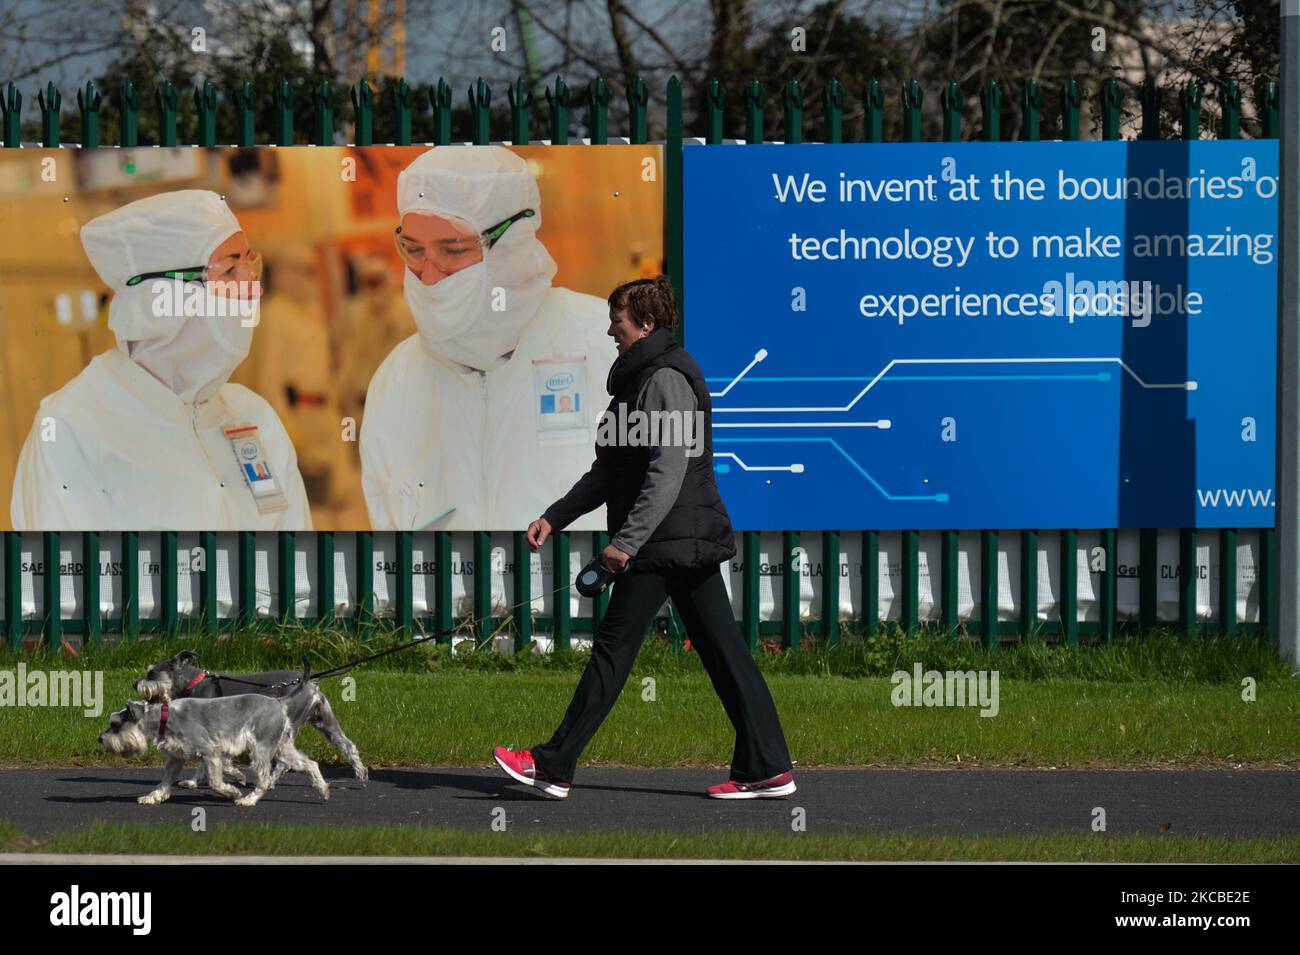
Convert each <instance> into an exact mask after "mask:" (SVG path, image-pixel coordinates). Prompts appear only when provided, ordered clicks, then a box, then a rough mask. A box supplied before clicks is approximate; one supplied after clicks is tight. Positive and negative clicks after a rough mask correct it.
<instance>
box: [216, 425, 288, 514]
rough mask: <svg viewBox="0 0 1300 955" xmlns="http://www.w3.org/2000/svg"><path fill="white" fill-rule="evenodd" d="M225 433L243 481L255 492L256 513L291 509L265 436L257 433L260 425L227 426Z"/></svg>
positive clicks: (270, 512) (251, 492)
mask: <svg viewBox="0 0 1300 955" xmlns="http://www.w3.org/2000/svg"><path fill="white" fill-rule="evenodd" d="M223 432H224V433H225V435H226V439H227V440H229V441H230V447H231V449H232V450H233V451H234V452H235V460H236V461H238V462H239V470H240V473H241V474H243V475H244V483H245V484H246V485H247V486H248V491H249V493H250V494H252V495H253V503H254V504H256V505H257V513H259V514H274V513H275V512H276V511H284V510H288V508H289V502H288V501H287V500H285V497H284V489H283V488H282V487H281V486H280V482H279V479H278V478H277V476H276V475H275V474H273V473H272V472H271V465H270V463H269V462H268V461H267V459H266V449H265V448H263V447H262V439H261V437H260V436H259V435H258V433H257V425H255V424H237V425H235V426H234V427H231V428H224V429H223Z"/></svg>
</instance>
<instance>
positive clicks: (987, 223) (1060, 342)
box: [685, 141, 1278, 530]
mask: <svg viewBox="0 0 1300 955" xmlns="http://www.w3.org/2000/svg"><path fill="white" fill-rule="evenodd" d="M1277 164H1278V160H1277V144H1276V142H1272V141H1259V142H1229V141H1225V142H1191V143H1185V142H1133V143H1122V142H1116V143H1007V144H997V143H988V144H985V143H927V144H890V145H875V144H872V145H867V144H853V145H847V144H846V145H812V144H808V145H796V146H792V145H768V146H760V145H744V146H718V147H714V146H710V147H708V148H687V150H686V154H685V216H686V233H685V249H686V254H685V300H686V303H687V306H688V312H687V323H686V335H687V338H686V344H687V347H688V348H689V349H690V351H691V353H692V354H693V355H694V356H695V358H696V359H697V360H698V361H699V363H700V365H701V367H702V368H703V369H704V371H705V374H706V375H707V376H708V379H709V382H710V386H711V387H710V390H711V392H712V394H713V445H714V459H715V468H716V470H717V472H718V483H719V486H720V488H721V489H722V494H723V498H724V499H725V500H726V502H727V507H728V509H729V511H730V513H731V516H732V518H733V521H734V523H735V525H736V527H737V529H748V530H775V529H781V528H801V529H843V528H854V527H859V528H879V529H916V528H954V529H966V528H971V529H974V528H1016V527H1022V528H1034V527H1191V526H1199V527H1270V526H1272V525H1273V507H1274V494H1275V490H1274V487H1273V484H1274V440H1275V435H1274V417H1275V414H1274V395H1275V338H1276V304H1277V265H1276V251H1277V250H1276V235H1277V214H1278V200H1277V173H1278V169H1277Z"/></svg>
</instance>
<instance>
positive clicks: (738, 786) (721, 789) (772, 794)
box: [709, 772, 795, 799]
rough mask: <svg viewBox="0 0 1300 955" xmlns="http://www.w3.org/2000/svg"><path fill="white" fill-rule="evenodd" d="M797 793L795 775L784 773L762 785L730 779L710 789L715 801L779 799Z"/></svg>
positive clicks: (710, 794)
mask: <svg viewBox="0 0 1300 955" xmlns="http://www.w3.org/2000/svg"><path fill="white" fill-rule="evenodd" d="M794 791H795V785H794V773H789V772H786V773H782V774H781V775H780V776H773V777H772V778H771V779H765V780H763V781H762V782H761V783H742V782H737V781H736V780H734V779H729V780H727V781H726V782H725V783H720V784H718V785H717V786H710V787H709V796H710V797H712V798H713V799H779V798H780V797H782V796H788V795H790V794H791V793H792V792H794Z"/></svg>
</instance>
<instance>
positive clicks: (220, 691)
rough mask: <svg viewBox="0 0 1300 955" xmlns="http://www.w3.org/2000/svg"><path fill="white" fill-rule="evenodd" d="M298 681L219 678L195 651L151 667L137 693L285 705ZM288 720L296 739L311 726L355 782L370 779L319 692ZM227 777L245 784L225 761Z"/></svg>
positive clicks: (289, 677)
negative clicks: (263, 699) (243, 697)
mask: <svg viewBox="0 0 1300 955" xmlns="http://www.w3.org/2000/svg"><path fill="white" fill-rule="evenodd" d="M297 678H298V673H297V672H296V671H293V670H273V671H270V672H267V673H240V674H237V675H235V676H233V677H230V676H226V677H223V676H218V675H216V674H210V673H208V672H207V671H206V670H203V669H200V668H199V666H198V654H197V653H195V652H194V651H193V650H182V651H181V652H180V653H178V654H176V655H175V656H174V657H170V658H168V659H166V660H161V661H159V662H158V663H155V664H154V665H153V666H151V667H150V668H149V671H148V672H147V673H146V674H145V675H144V676H143V677H142V678H141V679H139V680H136V681H135V691H136V692H137V693H139V694H140V696H141V697H143V698H144V699H145V700H158V701H170V700H181V699H191V698H193V699H213V698H218V697H225V696H236V695H238V694H246V693H251V694H257V695H261V696H271V697H280V698H283V699H286V700H287V699H288V698H290V697H292V696H293V693H294V690H295V688H296V687H297V683H298V681H297ZM243 681H247V682H243ZM289 718H290V719H291V720H292V721H293V731H294V733H295V734H297V732H298V730H300V729H301V728H302V726H303V724H304V723H310V724H311V725H312V726H314V727H316V729H318V730H320V732H321V733H322V734H324V736H325V738H326V739H328V740H329V741H330V744H331V745H332V746H333V747H334V748H335V749H337V750H338V751H339V752H340V753H342V754H343V756H344V758H345V759H346V760H347V761H348V764H349V765H350V766H351V767H352V772H353V773H354V774H356V777H357V779H359V780H360V781H361V782H362V783H365V782H366V781H367V780H368V779H369V776H370V774H369V772H368V771H367V770H366V764H365V763H363V762H362V761H361V754H360V753H359V752H357V747H356V745H355V744H354V743H353V742H352V740H350V739H348V738H347V736H346V735H345V734H344V732H343V727H341V726H340V725H339V721H338V718H337V717H336V716H335V715H334V710H333V709H331V708H330V704H329V700H327V699H326V698H325V694H324V693H322V692H319V690H318V691H317V693H316V694H315V696H313V697H303V698H302V699H300V700H298V703H297V705H295V704H290V705H289ZM206 771H207V770H206V767H205V766H200V767H199V770H198V773H197V774H196V775H195V778H194V779H192V780H188V781H187V782H186V783H183V784H182V785H185V786H187V787H189V788H193V786H195V785H200V784H201V783H202V781H203V775H204V773H205V772H206ZM226 774H227V775H229V776H232V777H234V778H236V779H238V780H239V781H240V782H243V778H242V774H241V773H240V772H239V771H238V769H237V768H236V767H234V766H233V765H232V764H230V763H229V761H227V764H226Z"/></svg>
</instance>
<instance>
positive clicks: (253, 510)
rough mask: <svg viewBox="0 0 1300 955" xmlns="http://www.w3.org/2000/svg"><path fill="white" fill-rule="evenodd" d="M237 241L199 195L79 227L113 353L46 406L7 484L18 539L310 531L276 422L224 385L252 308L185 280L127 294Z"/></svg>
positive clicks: (293, 464) (221, 209) (223, 216)
mask: <svg viewBox="0 0 1300 955" xmlns="http://www.w3.org/2000/svg"><path fill="white" fill-rule="evenodd" d="M241 231H242V229H241V228H240V225H239V221H238V220H237V219H236V218H235V217H234V215H232V214H231V212H230V210H229V209H228V208H226V204H225V202H223V201H222V200H221V199H220V197H218V196H217V195H216V194H214V193H211V192H207V191H204V190H181V191H177V192H167V193H161V194H159V195H156V196H150V197H148V198H146V199H140V200H138V201H136V202H132V203H129V204H128V205H125V206H123V207H121V208H120V209H116V210H114V211H113V212H110V213H107V214H105V215H102V216H99V217H98V218H96V219H93V220H91V221H90V222H88V223H86V225H85V226H83V227H82V230H81V243H82V246H83V247H84V248H85V250H86V255H87V256H88V257H89V258H90V262H91V265H93V266H94V268H95V271H96V272H97V273H98V274H99V277H100V278H101V279H102V280H103V281H104V283H105V284H106V285H107V286H108V287H109V289H110V290H111V291H112V293H113V301H112V304H111V305H110V306H109V319H108V326H109V328H110V329H111V330H112V331H113V333H114V335H115V336H116V337H117V348H116V349H114V350H110V351H107V352H104V353H103V354H102V355H99V356H97V357H96V358H94V359H93V360H92V361H91V362H90V364H89V365H87V366H86V368H85V369H84V370H83V371H82V372H81V373H80V374H78V375H77V376H76V377H75V378H73V379H72V381H70V382H68V383H67V384H66V385H64V386H63V387H62V388H60V389H59V390H58V391H56V392H55V393H54V394H52V395H48V396H46V397H45V398H44V399H43V400H42V402H41V406H40V409H39V410H38V411H37V413H36V420H35V422H34V423H33V424H32V430H31V433H30V434H29V435H28V437H27V441H26V443H25V444H24V445H23V449H22V452H21V454H20V455H19V457H18V470H17V473H16V474H15V476H14V492H13V500H12V502H11V504H10V517H11V519H12V521H13V526H14V527H15V529H18V530H65V531H66V530H110V531H111V530H178V531H186V530H210V531H230V530H310V529H311V513H310V511H309V510H308V507H307V496H306V493H305V492H304V490H303V484H302V477H301V476H300V475H299V473H298V461H297V456H296V455H295V453H294V449H293V446H292V444H291V443H290V442H289V437H288V435H287V434H286V433H285V430H284V426H283V425H282V424H281V423H280V419H279V418H278V417H277V416H276V414H275V412H274V411H273V410H272V409H271V406H270V405H269V404H267V403H266V402H265V401H264V400H263V399H262V398H260V397H258V396H257V395H256V394H254V393H253V392H252V391H250V390H248V389H247V388H244V387H242V386H240V385H234V384H230V383H229V382H228V380H229V378H230V375H231V372H233V371H234V370H235V367H236V366H237V365H239V363H240V362H242V361H243V360H244V358H245V357H246V356H247V355H248V350H249V347H250V345H251V344H252V335H253V326H254V325H255V324H256V322H257V320H258V313H257V302H256V300H255V299H252V300H247V301H240V302H234V301H232V300H222V301H218V298H219V296H217V295H215V294H213V291H212V290H211V289H210V288H208V287H205V286H203V285H201V283H198V282H194V281H185V282H179V281H172V280H170V279H169V280H154V279H146V280H144V281H142V282H139V283H138V284H135V285H128V284H127V283H128V280H130V279H132V277H133V276H139V275H142V274H146V273H150V272H159V271H174V270H180V269H189V268H192V267H195V266H204V265H206V264H207V263H208V260H209V258H210V257H211V256H212V254H213V252H214V251H215V250H216V249H217V247H218V246H220V245H221V244H222V243H223V242H225V240H227V239H229V238H230V237H231V236H233V235H235V234H236V233H238V232H241ZM180 303H184V305H183V310H182V311H181V312H180V313H179V314H178V310H177V308H176V306H177V304H180ZM186 313H188V314H186Z"/></svg>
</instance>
